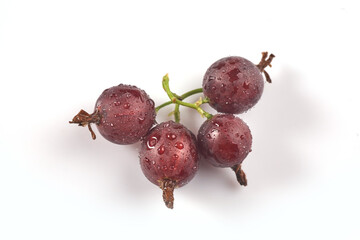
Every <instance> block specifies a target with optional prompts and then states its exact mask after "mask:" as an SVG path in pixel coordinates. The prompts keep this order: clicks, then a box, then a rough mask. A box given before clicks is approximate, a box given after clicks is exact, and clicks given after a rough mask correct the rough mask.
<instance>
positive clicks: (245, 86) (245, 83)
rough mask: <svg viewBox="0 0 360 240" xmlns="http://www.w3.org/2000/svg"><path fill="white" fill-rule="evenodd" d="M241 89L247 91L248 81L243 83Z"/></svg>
mask: <svg viewBox="0 0 360 240" xmlns="http://www.w3.org/2000/svg"><path fill="white" fill-rule="evenodd" d="M242 86H243V88H245V89H249V87H250V83H249V82H248V81H244V83H243V84H242Z"/></svg>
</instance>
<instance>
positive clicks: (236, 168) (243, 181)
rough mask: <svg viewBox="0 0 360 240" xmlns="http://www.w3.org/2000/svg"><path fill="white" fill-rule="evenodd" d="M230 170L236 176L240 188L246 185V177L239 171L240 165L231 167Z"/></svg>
mask: <svg viewBox="0 0 360 240" xmlns="http://www.w3.org/2000/svg"><path fill="white" fill-rule="evenodd" d="M231 169H232V170H234V172H235V174H236V179H237V181H238V182H239V183H240V185H242V186H246V185H247V180H246V175H245V172H244V171H243V170H242V169H241V164H236V165H234V166H232V167H231Z"/></svg>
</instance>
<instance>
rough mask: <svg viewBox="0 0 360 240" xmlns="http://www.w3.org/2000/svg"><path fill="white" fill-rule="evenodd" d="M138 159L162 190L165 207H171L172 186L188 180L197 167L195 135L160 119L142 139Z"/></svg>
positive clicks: (145, 172) (150, 179) (175, 186)
mask: <svg viewBox="0 0 360 240" xmlns="http://www.w3.org/2000/svg"><path fill="white" fill-rule="evenodd" d="M139 158H140V165H141V169H142V171H143V173H144V175H145V176H146V178H147V179H148V180H149V181H150V182H152V183H153V184H155V185H157V186H159V187H160V188H161V189H162V190H163V199H164V202H165V204H166V206H167V207H168V208H173V201H174V197H173V190H174V188H177V187H181V186H184V185H185V184H186V183H188V182H189V181H190V180H191V179H192V178H193V177H194V176H195V173H196V172H197V169H198V159H199V156H198V152H197V146H196V138H195V135H194V134H193V133H191V132H190V131H189V130H188V129H187V128H186V127H184V126H183V125H182V124H180V123H175V122H173V121H168V122H163V123H161V124H159V125H157V126H155V127H154V128H153V129H152V130H151V131H150V132H149V134H148V135H147V136H146V137H145V138H144V139H143V141H142V144H141V149H140V152H139Z"/></svg>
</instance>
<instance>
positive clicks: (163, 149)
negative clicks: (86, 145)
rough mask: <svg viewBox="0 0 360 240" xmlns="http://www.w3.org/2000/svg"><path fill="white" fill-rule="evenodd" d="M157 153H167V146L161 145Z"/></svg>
mask: <svg viewBox="0 0 360 240" xmlns="http://www.w3.org/2000/svg"><path fill="white" fill-rule="evenodd" d="M157 152H158V154H160V155H161V154H164V152H165V146H164V145H161V146H160V147H159V148H158V150H157Z"/></svg>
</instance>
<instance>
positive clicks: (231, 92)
mask: <svg viewBox="0 0 360 240" xmlns="http://www.w3.org/2000/svg"><path fill="white" fill-rule="evenodd" d="M274 57H275V56H274V55H272V54H271V55H270V56H269V58H268V59H266V58H267V53H266V52H265V53H263V58H262V60H261V61H260V63H259V64H258V65H255V64H253V63H252V62H250V61H249V60H247V59H245V58H242V57H226V58H222V59H220V60H218V61H216V62H215V63H213V64H212V65H211V66H210V67H209V68H208V69H207V71H206V73H205V75H204V78H203V91H204V95H205V96H206V97H208V98H209V100H210V102H209V104H210V105H211V106H212V107H213V108H215V109H216V110H217V111H219V112H223V113H232V114H238V113H242V112H245V111H247V110H249V109H250V108H252V107H253V106H254V105H255V104H256V103H257V102H258V101H259V99H260V97H261V95H262V93H263V89H264V78H263V76H262V73H264V74H265V77H266V80H267V81H268V82H271V79H270V77H269V74H268V73H267V72H266V71H264V69H265V68H266V67H267V66H271V64H270V63H271V61H272V59H273V58H274Z"/></svg>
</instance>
